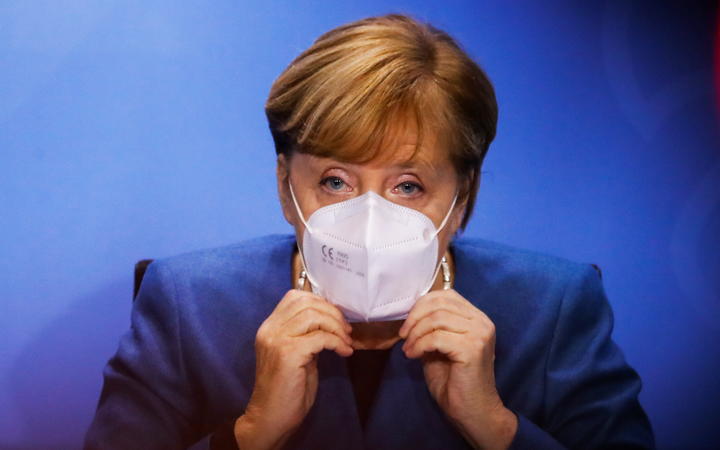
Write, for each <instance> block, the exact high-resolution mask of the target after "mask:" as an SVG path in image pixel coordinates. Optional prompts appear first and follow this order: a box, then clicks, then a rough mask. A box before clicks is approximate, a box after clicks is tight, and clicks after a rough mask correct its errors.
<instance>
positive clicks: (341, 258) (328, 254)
mask: <svg viewBox="0 0 720 450" xmlns="http://www.w3.org/2000/svg"><path fill="white" fill-rule="evenodd" d="M320 252H321V253H322V261H323V262H324V263H325V264H327V265H329V266H333V267H335V268H337V269H340V270H344V271H346V272H353V270H352V269H351V268H350V255H349V254H348V253H346V252H344V251H342V250H339V249H337V248H335V247H330V246H328V245H323V246H322V247H321V248H320ZM355 275H358V276H360V277H364V276H365V274H364V273H362V272H359V271H355Z"/></svg>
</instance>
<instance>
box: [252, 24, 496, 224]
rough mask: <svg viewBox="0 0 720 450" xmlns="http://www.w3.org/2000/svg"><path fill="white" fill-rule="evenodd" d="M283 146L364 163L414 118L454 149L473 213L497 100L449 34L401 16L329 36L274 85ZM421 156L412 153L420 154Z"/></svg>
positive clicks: (275, 125) (273, 115) (276, 135)
mask: <svg viewBox="0 0 720 450" xmlns="http://www.w3.org/2000/svg"><path fill="white" fill-rule="evenodd" d="M265 113H266V115H267V118H268V123H269V126H270V131H271V133H272V136H273V140H274V143H275V151H276V152H277V153H278V154H281V153H282V154H285V155H286V156H287V157H290V156H291V155H292V152H294V151H299V152H302V153H309V154H312V155H316V156H324V157H332V158H335V159H338V160H342V161H348V162H356V163H362V162H367V161H370V160H373V159H375V158H378V157H382V154H381V152H382V149H383V148H387V147H386V146H387V143H388V140H389V139H392V136H391V135H392V132H393V131H394V130H391V129H390V127H391V126H392V125H393V124H397V123H400V122H403V121H405V123H408V122H407V121H412V122H411V123H413V124H414V125H415V130H416V131H417V139H418V140H417V144H416V148H415V152H417V151H418V149H419V148H420V147H421V145H422V141H423V137H424V136H425V135H427V134H432V135H433V136H436V137H437V139H438V141H437V144H438V145H442V146H443V147H441V148H446V149H447V150H448V152H449V155H448V156H449V159H450V161H451V162H452V164H453V167H454V168H455V171H456V173H457V175H458V177H459V179H460V181H461V186H463V191H462V192H461V195H460V197H459V198H458V203H460V202H461V201H464V200H467V206H466V210H465V217H464V219H463V223H462V225H461V227H462V228H463V229H464V228H465V226H466V224H467V221H468V220H469V218H470V214H471V213H472V209H473V205H474V203H475V197H476V195H477V190H478V185H479V173H480V167H481V166H482V162H483V160H484V158H485V154H486V153H487V150H488V148H489V146H490V143H491V142H492V140H493V139H494V137H495V130H496V126H497V113H498V108H497V101H496V100H495V92H494V89H493V86H492V84H491V82H490V80H489V79H488V77H487V76H486V75H485V73H484V71H483V70H482V69H481V68H480V67H479V66H478V65H477V64H476V63H475V62H474V61H473V60H472V59H471V58H470V57H469V56H468V55H467V54H466V53H465V52H464V51H463V50H462V49H461V47H460V46H459V45H458V44H457V43H456V42H455V40H454V39H453V38H451V37H450V36H449V35H448V34H447V33H445V32H444V31H441V30H439V29H437V28H435V27H433V26H432V25H430V24H426V23H421V22H418V21H417V20H415V19H413V18H411V17H409V16H407V15H400V14H389V15H385V16H378V17H369V18H366V19H362V20H358V21H355V22H351V23H348V24H345V25H342V26H340V27H337V28H335V29H333V30H330V31H328V32H327V33H325V34H323V35H321V36H320V37H319V38H318V39H317V40H316V41H315V42H314V43H313V44H312V46H310V48H308V49H307V50H305V51H304V52H302V53H301V54H300V55H299V56H298V57H297V58H295V60H294V61H293V62H292V63H291V64H290V65H289V66H288V67H287V68H286V69H285V71H283V73H282V74H281V75H280V76H279V77H278V78H277V79H276V80H275V82H274V83H273V85H272V87H271V89H270V94H269V96H268V100H267V102H266V104H265ZM413 156H414V153H413Z"/></svg>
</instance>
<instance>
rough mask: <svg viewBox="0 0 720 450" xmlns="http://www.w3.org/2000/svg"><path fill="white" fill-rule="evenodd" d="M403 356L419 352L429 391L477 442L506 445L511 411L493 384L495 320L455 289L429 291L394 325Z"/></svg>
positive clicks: (484, 445) (511, 431)
mask: <svg viewBox="0 0 720 450" xmlns="http://www.w3.org/2000/svg"><path fill="white" fill-rule="evenodd" d="M399 335H400V337H401V338H404V339H405V344H404V345H403V351H404V352H405V355H406V356H407V357H408V358H422V361H423V369H424V372H425V380H426V382H427V384H428V388H429V390H430V393H431V394H432V396H433V397H434V398H435V401H437V402H438V404H439V405H440V407H441V408H442V409H443V411H445V414H446V415H447V416H448V417H449V418H450V419H451V420H452V421H453V422H454V423H455V425H456V426H457V427H458V428H459V430H460V432H461V433H462V434H463V435H464V436H465V438H466V439H467V440H468V441H470V443H472V444H474V445H475V446H476V447H478V448H507V447H508V446H509V445H510V443H511V442H512V439H513V437H514V436H515V432H516V430H517V417H516V416H515V414H514V413H513V412H512V411H510V410H508V409H507V408H505V406H504V405H503V402H502V400H501V399H500V396H499V394H498V392H497V389H496V387H495V364H494V361H495V324H493V322H492V321H491V320H490V318H488V316H487V315H485V313H483V312H482V311H480V310H479V309H477V308H476V307H475V306H474V305H473V304H472V303H470V302H469V301H468V300H466V299H465V298H464V297H463V296H461V295H460V294H458V293H457V292H456V291H455V290H453V289H449V290H442V291H431V292H428V293H427V294H425V295H424V296H422V297H421V298H420V299H419V300H418V301H417V302H416V303H415V305H414V306H413V308H412V310H410V313H409V314H408V317H407V319H406V320H405V323H404V324H403V326H402V327H401V328H400V330H399Z"/></svg>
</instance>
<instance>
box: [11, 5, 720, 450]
mask: <svg viewBox="0 0 720 450" xmlns="http://www.w3.org/2000/svg"><path fill="white" fill-rule="evenodd" d="M388 4H389V2H381V1H369V2H368V1H366V2H362V3H360V2H358V3H357V4H354V3H342V4H339V2H334V1H332V2H331V1H325V2H321V1H314V2H305V3H303V4H292V5H287V4H286V2H279V1H267V0H265V1H262V2H238V1H229V0H216V1H214V2H210V3H208V2H187V3H184V2H177V1H169V0H167V1H165V0H143V1H139V0H126V1H122V2H121V1H115V0H108V1H98V0H94V1H90V0H62V1H60V0H38V1H19V0H18V1H4V2H2V3H0V256H1V259H0V261H1V262H0V264H1V265H0V292H2V294H1V295H2V297H1V300H0V302H1V303H0V310H1V312H0V333H1V336H2V339H0V447H3V448H5V447H7V448H47V449H49V448H73V447H78V446H79V445H80V443H81V440H82V436H83V434H84V431H85V428H86V427H87V425H88V424H89V421H90V419H91V417H92V415H93V412H94V408H95V405H96V402H97V398H98V395H99V391H100V387H101V382H102V379H101V370H102V368H103V366H104V364H105V363H106V361H107V359H108V358H109V357H110V356H111V355H112V354H113V353H114V352H115V350H116V348H117V344H118V339H119V337H120V336H121V334H122V333H124V332H125V331H126V329H127V328H128V326H129V317H130V309H131V295H132V273H133V265H134V263H135V262H136V261H137V260H139V259H142V258H157V257H163V256H168V255H172V254H176V253H181V252H185V251H190V250H194V249H200V248H207V247H213V246H219V245H225V244H229V243H232V242H236V241H239V240H242V239H245V238H248V237H253V236H258V235H262V234H266V233H270V232H290V231H291V229H290V227H289V226H288V225H287V224H286V223H285V222H284V219H283V217H282V214H281V212H280V208H279V205H278V202H277V199H276V191H275V189H276V188H275V180H274V152H273V147H272V140H271V137H270V134H269V132H268V131H267V125H266V122H265V117H264V114H263V104H264V101H265V99H266V96H267V93H268V90H269V87H270V84H271V83H272V81H273V80H274V79H275V77H277V76H278V75H279V74H280V72H281V71H282V70H283V69H284V68H285V66H286V65H287V64H288V63H289V62H290V61H291V60H292V58H294V57H295V56H296V55H297V54H298V53H300V52H301V51H302V50H304V49H305V48H307V47H308V46H309V45H310V44H311V43H312V41H313V40H314V39H315V38H316V37H317V36H318V35H319V34H321V33H322V32H324V31H327V30H329V29H330V28H333V27H335V26H337V25H340V24H342V23H345V22H348V21H351V20H356V19H359V18H362V17H365V16H368V15H375V14H382V13H387V12H408V13H411V14H414V15H415V16H416V17H417V18H420V19H423V20H427V21H430V22H431V23H433V24H435V25H436V26H438V27H440V28H442V29H445V30H446V31H448V32H449V33H450V34H452V35H453V36H455V37H456V38H457V39H458V40H459V41H460V43H461V44H462V45H463V46H464V47H465V48H466V50H467V51H468V52H469V53H470V55H471V56H472V57H473V58H475V59H476V60H477V61H478V62H479V63H480V64H481V65H482V66H483V67H484V68H485V69H486V71H487V72H488V74H489V76H490V77H491V79H492V80H493V81H494V84H495V87H496V90H497V95H498V101H499V105H500V119H499V129H498V136H497V139H496V141H495V142H494V144H493V145H492V147H491V149H490V153H489V156H488V158H487V160H486V164H485V166H484V171H485V174H484V178H483V180H482V185H481V188H480V194H479V197H478V203H477V207H476V212H475V215H474V217H473V219H472V221H471V223H470V225H469V227H468V229H467V232H466V235H470V236H480V237H484V238H488V239H493V240H498V241H501V242H505V243H509V244H512V245H517V246H521V247H526V248H531V249H535V250H539V251H543V252H548V253H552V254H555V255H559V256H563V257H566V258H570V259H573V260H577V261H583V262H593V263H596V264H598V265H599V266H600V267H601V268H602V270H603V274H604V283H605V288H606V291H607V293H608V297H609V299H610V302H611V304H612V306H613V309H614V311H615V314H616V328H615V334H614V336H615V339H616V340H617V342H618V343H619V344H620V345H621V347H622V348H623V349H624V352H625V354H626V357H627V359H628V361H629V362H630V363H631V364H632V365H633V366H634V367H635V368H636V369H637V370H638V372H639V373H640V375H641V376H642V378H643V380H644V388H643V391H642V394H641V401H642V403H643V405H644V406H645V408H646V410H647V411H648V413H649V415H650V418H651V420H652V423H653V425H654V428H655V431H656V434H657V439H658V443H659V445H660V447H663V448H681V447H689V446H693V447H700V446H703V445H707V446H711V445H713V444H715V443H717V442H718V441H720V427H718V426H717V420H718V414H717V412H716V411H717V408H718V404H719V403H720V381H719V380H720V377H718V369H720V346H719V345H718V342H720V340H719V338H720V321H719V320H718V319H720V295H719V294H718V292H720V280H719V277H718V274H720V256H719V255H720V239H718V236H717V235H718V231H719V230H720V187H719V186H720V154H719V152H718V150H719V148H720V147H719V145H718V144H719V143H720V139H719V138H720V136H719V133H718V110H717V108H716V103H715V94H714V93H713V76H714V75H713V52H714V51H715V50H714V41H715V35H716V33H717V31H716V24H717V17H718V16H717V7H716V5H715V3H714V2H704V3H703V2H629V1H619V0H618V1H615V0H613V1H594V2H570V1H553V2H532V3H530V2H501V1H496V2H486V1H482V2H477V1H476V2H461V1H455V2H452V1H449V2H431V1H424V2H394V3H392V4H391V6H388Z"/></svg>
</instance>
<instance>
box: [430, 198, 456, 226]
mask: <svg viewBox="0 0 720 450" xmlns="http://www.w3.org/2000/svg"><path fill="white" fill-rule="evenodd" d="M457 198H458V194H457V192H455V196H454V197H453V201H452V204H451V205H450V209H449V210H448V212H447V214H445V218H444V219H443V220H442V222H441V223H440V227H439V228H438V229H437V231H436V232H435V235H436V236H437V234H438V233H440V231H442V229H443V228H445V224H446V223H447V221H448V219H449V218H450V214H451V213H452V210H453V208H454V207H455V202H456V201H457Z"/></svg>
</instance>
